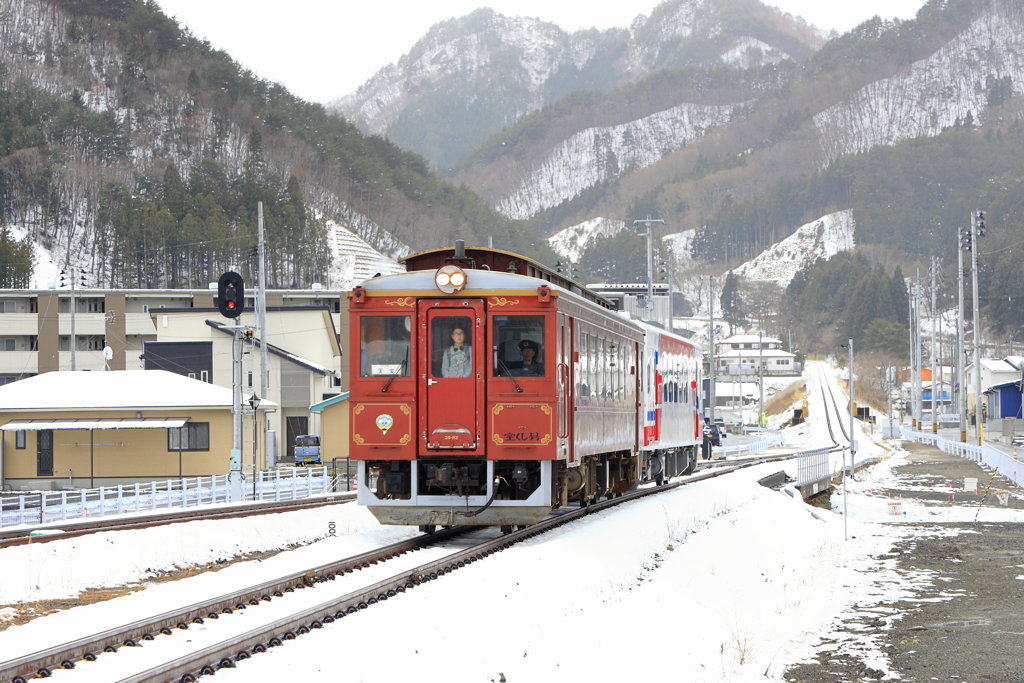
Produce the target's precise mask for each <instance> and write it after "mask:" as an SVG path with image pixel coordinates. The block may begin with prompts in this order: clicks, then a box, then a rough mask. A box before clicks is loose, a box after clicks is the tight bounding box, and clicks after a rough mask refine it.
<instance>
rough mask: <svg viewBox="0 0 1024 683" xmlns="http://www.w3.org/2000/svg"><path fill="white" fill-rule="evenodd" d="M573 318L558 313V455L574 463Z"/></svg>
mask: <svg viewBox="0 0 1024 683" xmlns="http://www.w3.org/2000/svg"><path fill="white" fill-rule="evenodd" d="M573 349H574V347H573V319H572V318H570V317H569V316H567V315H565V314H564V313H559V314H558V348H557V349H556V353H557V354H558V356H557V357H558V379H557V381H558V388H557V391H558V457H559V458H560V459H565V461H566V462H568V463H572V462H575V460H576V452H575V451H576V449H575V448H574V447H573V444H574V441H573V427H574V425H575V421H576V420H575V416H574V414H573V413H574V411H575V404H576V398H575V391H574V390H575V386H576V385H575V382H576V380H575V378H574V377H573V369H574V368H575V363H574V360H575V359H574V357H573Z"/></svg>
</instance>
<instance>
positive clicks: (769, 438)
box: [715, 427, 786, 457]
mask: <svg viewBox="0 0 1024 683" xmlns="http://www.w3.org/2000/svg"><path fill="white" fill-rule="evenodd" d="M743 431H744V433H747V434H758V435H760V436H761V438H760V439H759V440H758V441H754V442H753V443H745V444H742V445H739V446H722V447H721V448H717V449H715V453H720V454H721V455H722V456H723V457H725V456H730V455H756V454H757V453H761V452H763V451H766V450H768V449H769V448H775V447H776V446H785V445H786V435H785V434H783V433H782V432H777V431H774V430H771V429H760V428H758V427H749V428H748V427H745V428H744V429H743Z"/></svg>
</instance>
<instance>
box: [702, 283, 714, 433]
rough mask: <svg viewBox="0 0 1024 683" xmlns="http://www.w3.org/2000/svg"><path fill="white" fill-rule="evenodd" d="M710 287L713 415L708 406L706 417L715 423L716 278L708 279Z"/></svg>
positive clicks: (709, 384)
mask: <svg viewBox="0 0 1024 683" xmlns="http://www.w3.org/2000/svg"><path fill="white" fill-rule="evenodd" d="M708 281H709V282H710V285H711V286H710V287H709V288H708V340H709V343H710V345H711V349H710V354H711V356H710V359H711V362H710V363H709V364H708V403H709V404H710V406H711V415H708V406H704V417H710V418H711V421H712V422H714V421H715V278H714V277H708Z"/></svg>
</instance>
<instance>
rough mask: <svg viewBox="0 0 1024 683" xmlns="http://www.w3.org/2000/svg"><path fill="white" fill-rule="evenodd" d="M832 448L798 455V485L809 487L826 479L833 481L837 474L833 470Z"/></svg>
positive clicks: (818, 449) (801, 452) (803, 452)
mask: <svg viewBox="0 0 1024 683" xmlns="http://www.w3.org/2000/svg"><path fill="white" fill-rule="evenodd" d="M831 450H832V449H831V448H830V447H825V448H814V449H812V450H809V451H800V452H799V453H797V454H796V485H797V487H800V486H809V485H810V484H813V483H815V482H819V481H822V480H825V479H829V480H831V479H832V477H834V476H835V475H836V474H837V473H836V472H835V471H833V469H832V459H831V457H830V453H831Z"/></svg>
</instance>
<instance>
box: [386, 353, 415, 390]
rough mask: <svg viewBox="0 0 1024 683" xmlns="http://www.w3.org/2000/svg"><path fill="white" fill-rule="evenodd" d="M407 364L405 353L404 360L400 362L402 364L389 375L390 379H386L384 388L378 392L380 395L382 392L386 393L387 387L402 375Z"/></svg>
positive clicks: (407, 359)
mask: <svg viewBox="0 0 1024 683" xmlns="http://www.w3.org/2000/svg"><path fill="white" fill-rule="evenodd" d="M408 362H409V353H408V352H406V354H405V359H404V360H403V361H402V364H401V365H399V366H398V369H397V370H395V372H394V373H393V374H392V375H391V377H389V378H388V381H387V383H386V384H385V385H384V388H383V389H381V390H380V393H382V394H383V393H384V392H386V391H387V390H388V387H390V386H391V383H392V382H394V381H395V378H396V377H398V376H399V375H400V374H402V371H403V370H404V369H405V364H406V363H408Z"/></svg>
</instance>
